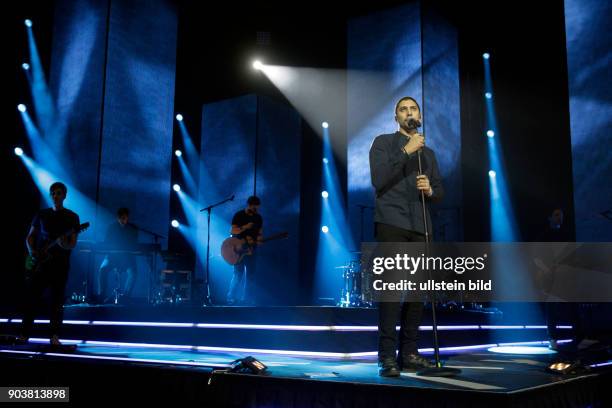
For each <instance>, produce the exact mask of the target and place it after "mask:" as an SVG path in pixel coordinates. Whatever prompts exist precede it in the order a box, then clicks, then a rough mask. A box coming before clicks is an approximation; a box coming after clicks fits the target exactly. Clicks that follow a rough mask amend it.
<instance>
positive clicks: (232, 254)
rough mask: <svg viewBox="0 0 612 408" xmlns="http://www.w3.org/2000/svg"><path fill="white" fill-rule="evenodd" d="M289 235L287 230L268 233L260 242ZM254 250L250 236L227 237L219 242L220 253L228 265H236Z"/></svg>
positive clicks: (253, 243) (253, 242)
mask: <svg viewBox="0 0 612 408" xmlns="http://www.w3.org/2000/svg"><path fill="white" fill-rule="evenodd" d="M288 236H289V233H288V232H281V233H280V234H275V235H270V236H268V237H266V238H264V239H263V240H261V241H260V242H267V241H272V240H275V239H285V238H287V237H288ZM254 252H255V241H253V239H252V238H251V237H247V238H246V239H240V238H237V237H229V238H226V239H225V241H223V244H221V255H222V256H223V259H225V262H227V263H228V264H230V265H236V264H237V263H239V262H240V261H242V259H243V258H244V257H245V256H249V255H253V253H254Z"/></svg>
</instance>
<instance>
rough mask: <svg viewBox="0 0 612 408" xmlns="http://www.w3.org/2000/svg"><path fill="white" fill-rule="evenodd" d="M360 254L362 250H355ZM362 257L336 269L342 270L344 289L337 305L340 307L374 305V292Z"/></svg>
mask: <svg viewBox="0 0 612 408" xmlns="http://www.w3.org/2000/svg"><path fill="white" fill-rule="evenodd" d="M354 254H356V255H357V256H360V255H361V253H360V252H354ZM361 263H362V261H361V259H352V260H350V261H349V262H348V263H347V264H346V265H340V266H337V267H336V268H335V269H338V270H341V271H342V289H341V292H340V299H339V300H338V303H337V305H338V306H339V307H373V306H374V304H373V301H372V293H371V291H370V290H369V288H370V285H369V284H367V283H368V282H367V280H368V276H367V274H366V273H365V269H364V268H362V267H361Z"/></svg>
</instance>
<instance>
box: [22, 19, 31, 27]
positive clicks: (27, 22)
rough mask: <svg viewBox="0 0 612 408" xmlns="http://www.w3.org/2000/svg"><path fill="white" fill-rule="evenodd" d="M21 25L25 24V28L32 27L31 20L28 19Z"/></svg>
mask: <svg viewBox="0 0 612 408" xmlns="http://www.w3.org/2000/svg"><path fill="white" fill-rule="evenodd" d="M23 23H24V24H25V26H26V27H28V28H30V27H32V20H30V19H29V18H28V19H26V20H25V21H24V22H23Z"/></svg>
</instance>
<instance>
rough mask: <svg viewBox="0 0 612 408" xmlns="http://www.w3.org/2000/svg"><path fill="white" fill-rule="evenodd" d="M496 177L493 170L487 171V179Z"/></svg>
mask: <svg viewBox="0 0 612 408" xmlns="http://www.w3.org/2000/svg"><path fill="white" fill-rule="evenodd" d="M496 175H497V173H495V171H493V170H489V177H491V178H493V177H495V176H496Z"/></svg>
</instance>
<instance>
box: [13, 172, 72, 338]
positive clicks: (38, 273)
mask: <svg viewBox="0 0 612 408" xmlns="http://www.w3.org/2000/svg"><path fill="white" fill-rule="evenodd" d="M49 193H50V195H51V199H52V201H53V207H51V208H46V209H43V210H40V211H39V212H38V214H36V216H35V217H34V219H33V220H32V226H31V227H30V232H29V233H28V236H27V238H26V246H27V248H28V252H29V254H30V259H32V260H33V261H34V262H39V264H38V265H37V266H36V267H30V268H26V269H27V270H26V299H25V305H24V315H23V326H22V332H21V335H20V336H19V337H18V338H17V341H18V342H20V343H26V342H27V341H28V339H29V337H30V334H31V331H32V324H33V322H34V314H35V313H36V305H37V303H39V302H40V301H41V300H42V299H41V298H42V295H43V292H44V290H45V289H46V288H48V289H50V292H51V303H50V310H49V312H50V339H51V345H52V346H61V343H60V341H59V330H60V327H61V324H62V319H63V314H64V290H65V287H66V281H67V279H68V270H69V269H70V253H71V251H72V249H73V248H74V247H75V246H76V243H77V233H78V231H79V216H78V215H77V214H76V213H74V212H73V211H70V210H69V209H67V208H64V200H65V199H66V194H67V193H68V189H67V188H66V186H65V185H64V184H63V183H60V182H55V183H53V184H52V185H51V187H50V188H49ZM53 241H57V245H53V246H52V247H50V248H49V249H48V250H45V249H44V248H45V247H46V246H48V244H49V243H50V242H53ZM43 259H44V262H42V260H43Z"/></svg>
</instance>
